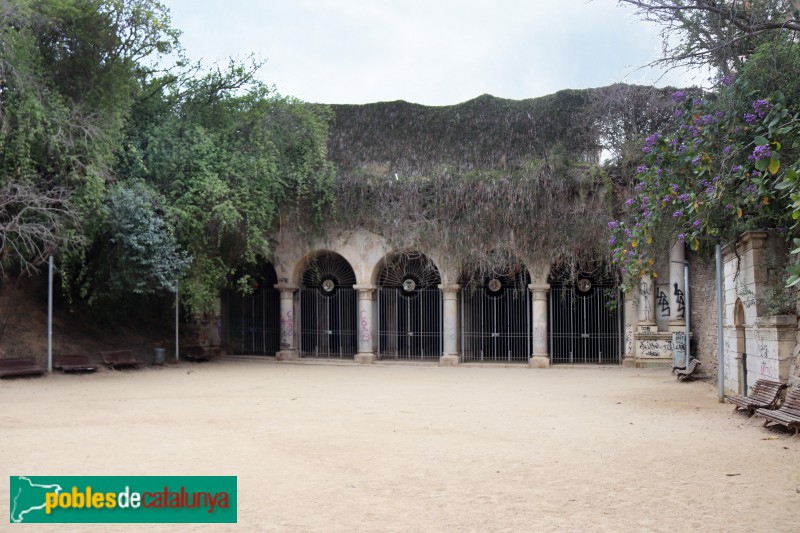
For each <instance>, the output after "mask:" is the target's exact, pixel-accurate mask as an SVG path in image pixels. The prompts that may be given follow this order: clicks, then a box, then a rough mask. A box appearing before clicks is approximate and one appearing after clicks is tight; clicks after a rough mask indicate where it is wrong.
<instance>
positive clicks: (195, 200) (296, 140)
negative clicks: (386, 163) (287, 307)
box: [117, 63, 333, 311]
mask: <svg viewBox="0 0 800 533" xmlns="http://www.w3.org/2000/svg"><path fill="white" fill-rule="evenodd" d="M252 74H253V72H252V70H249V69H246V68H244V67H243V66H242V65H239V64H235V63H232V64H231V65H229V67H228V69H227V70H224V71H221V70H217V71H214V72H211V73H209V74H207V75H206V76H204V77H202V78H198V79H191V80H187V81H186V83H185V85H183V86H181V87H178V88H176V89H175V90H174V91H172V92H163V93H159V94H156V95H154V96H153V97H151V98H150V99H148V100H146V101H143V102H142V103H141V104H140V105H139V106H137V107H136V108H135V109H134V117H133V121H132V124H135V128H134V127H131V128H130V129H129V130H128V135H129V138H128V140H127V142H126V144H125V150H124V151H123V152H121V154H120V161H119V164H118V167H117V168H118V172H119V173H120V174H122V175H128V176H131V177H133V176H137V177H140V178H142V179H145V180H147V181H148V182H149V183H151V184H152V185H153V186H154V187H155V188H157V189H158V191H159V192H160V193H161V194H163V195H164V197H165V198H167V199H168V206H167V214H168V217H169V218H170V220H171V222H172V223H173V224H174V226H175V229H176V235H177V238H178V240H179V242H180V243H181V245H182V246H183V247H184V248H185V249H186V250H189V251H190V252H191V254H192V256H193V257H194V258H195V261H194V263H193V265H192V267H191V268H190V269H189V270H188V272H187V278H186V280H185V281H184V282H183V284H182V287H181V292H182V293H183V295H184V296H183V301H184V304H185V305H186V306H187V307H189V308H190V309H193V310H197V311H203V310H207V309H209V308H211V307H212V305H213V303H214V301H215V299H216V296H217V291H218V290H219V289H220V288H221V287H222V286H223V285H224V284H225V283H226V281H227V278H228V276H229V275H230V274H231V273H232V272H233V271H234V270H235V269H236V268H237V267H238V266H240V265H242V264H254V263H256V262H257V261H258V260H259V259H260V258H263V257H267V256H269V254H270V244H269V241H268V233H269V231H270V230H271V229H272V227H273V224H274V223H275V221H276V219H277V216H278V213H279V209H280V208H281V206H291V205H293V203H294V204H295V205H300V204H298V202H300V203H302V204H303V205H305V202H307V201H308V202H311V203H312V204H313V205H316V208H314V212H315V213H317V216H318V215H319V213H321V205H322V203H324V202H325V200H326V193H327V191H329V190H330V184H331V181H332V178H333V172H332V168H331V165H330V164H329V163H328V162H327V159H326V153H327V152H326V144H325V143H326V139H327V121H328V113H329V111H328V110H327V108H325V107H322V106H309V105H306V104H303V103H301V102H298V101H295V100H292V99H287V98H282V97H280V96H278V95H275V94H273V93H272V92H271V91H270V90H269V89H268V88H267V87H265V86H264V85H263V84H261V83H258V82H256V81H254V80H253V79H252ZM313 218H314V217H312V220H313Z"/></svg>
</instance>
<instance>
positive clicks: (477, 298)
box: [461, 272, 531, 363]
mask: <svg viewBox="0 0 800 533" xmlns="http://www.w3.org/2000/svg"><path fill="white" fill-rule="evenodd" d="M516 278H518V279H515V276H495V277H490V278H489V279H485V280H483V283H481V284H480V285H477V286H472V287H469V286H468V287H467V288H465V289H464V290H463V291H462V292H461V351H462V354H463V355H462V359H463V361H497V362H520V363H527V362H528V359H529V358H530V355H531V296H530V290H529V289H528V276H527V272H524V273H520V274H517V276H516Z"/></svg>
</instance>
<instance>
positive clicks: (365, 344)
mask: <svg viewBox="0 0 800 533" xmlns="http://www.w3.org/2000/svg"><path fill="white" fill-rule="evenodd" d="M353 288H354V289H355V290H356V291H358V353H357V354H356V357H355V361H356V363H361V364H370V363H374V362H375V359H377V355H376V354H375V343H374V339H375V320H374V317H375V314H374V311H373V305H372V302H373V298H374V295H375V290H376V289H377V288H378V287H376V286H375V285H353Z"/></svg>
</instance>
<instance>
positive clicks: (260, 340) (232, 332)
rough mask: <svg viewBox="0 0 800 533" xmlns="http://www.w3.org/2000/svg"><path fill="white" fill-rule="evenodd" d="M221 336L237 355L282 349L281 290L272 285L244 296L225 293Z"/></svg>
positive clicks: (267, 352)
mask: <svg viewBox="0 0 800 533" xmlns="http://www.w3.org/2000/svg"><path fill="white" fill-rule="evenodd" d="M222 300H223V301H222V324H223V326H222V328H223V330H222V336H223V338H224V339H225V344H227V345H228V349H229V350H230V351H231V352H232V353H234V354H250V355H275V353H276V352H277V351H278V350H280V345H281V331H280V291H278V290H276V289H274V288H272V287H264V288H261V289H258V290H257V291H256V292H254V293H253V294H249V295H242V294H240V293H238V292H236V291H234V290H226V291H224V292H223V293H222Z"/></svg>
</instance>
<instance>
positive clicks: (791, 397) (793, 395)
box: [780, 387, 800, 416]
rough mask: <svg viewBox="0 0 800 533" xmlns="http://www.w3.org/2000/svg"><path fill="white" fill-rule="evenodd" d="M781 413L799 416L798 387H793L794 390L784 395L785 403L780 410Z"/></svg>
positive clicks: (799, 399)
mask: <svg viewBox="0 0 800 533" xmlns="http://www.w3.org/2000/svg"><path fill="white" fill-rule="evenodd" d="M780 410H781V411H784V412H786V413H790V414H793V415H795V416H800V387H795V389H794V390H792V391H789V394H787V395H786V401H784V402H783V405H782V406H781V408H780Z"/></svg>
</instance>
